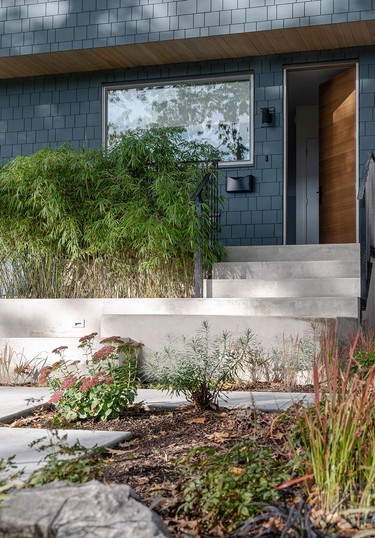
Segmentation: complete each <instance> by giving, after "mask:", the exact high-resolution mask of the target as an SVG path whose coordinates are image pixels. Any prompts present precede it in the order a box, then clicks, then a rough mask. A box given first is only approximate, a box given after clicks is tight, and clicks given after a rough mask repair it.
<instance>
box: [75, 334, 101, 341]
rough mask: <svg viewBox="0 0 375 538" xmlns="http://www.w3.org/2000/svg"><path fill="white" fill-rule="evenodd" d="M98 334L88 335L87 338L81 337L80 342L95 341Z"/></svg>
mask: <svg viewBox="0 0 375 538" xmlns="http://www.w3.org/2000/svg"><path fill="white" fill-rule="evenodd" d="M97 334H98V333H90V334H87V335H86V336H81V338H80V339H79V340H78V342H90V340H93V339H94V338H95V336H96V335H97Z"/></svg>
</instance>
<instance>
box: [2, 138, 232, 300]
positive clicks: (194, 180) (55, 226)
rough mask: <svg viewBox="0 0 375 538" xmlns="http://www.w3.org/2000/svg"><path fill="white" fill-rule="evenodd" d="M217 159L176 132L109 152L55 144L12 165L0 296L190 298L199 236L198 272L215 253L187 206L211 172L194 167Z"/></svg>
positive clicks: (206, 216) (6, 188)
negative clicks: (200, 256)
mask: <svg viewBox="0 0 375 538" xmlns="http://www.w3.org/2000/svg"><path fill="white" fill-rule="evenodd" d="M216 156H217V154H216V153H215V152H214V150H213V149H212V148H211V146H209V145H207V144H197V143H195V142H187V141H185V140H184V139H183V137H182V133H181V131H180V130H178V129H160V128H153V129H150V130H147V131H143V130H136V131H132V132H127V133H125V134H124V136H123V137H122V138H121V139H120V140H119V141H118V142H117V143H116V144H115V146H114V147H113V148H111V150H110V151H105V150H103V149H101V150H87V149H82V150H79V151H77V150H74V149H72V148H71V147H69V146H62V147H60V148H58V149H51V148H44V149H42V150H41V151H39V152H37V153H35V154H33V155H30V156H19V157H16V158H15V159H13V160H12V161H10V162H9V163H7V164H6V165H5V166H4V167H3V168H2V169H1V171H0V197H1V200H2V211H1V214H0V284H1V286H2V288H3V289H4V291H5V293H6V295H7V296H10V297H11V296H24V297H87V296H91V297H98V296H109V297H118V296H124V297H127V296H136V295H144V296H149V295H154V296H156V295H157V294H160V295H163V294H164V295H168V294H171V295H183V296H184V295H186V294H189V293H190V291H189V286H190V287H191V284H192V279H191V274H192V270H191V267H192V261H193V260H194V255H195V248H196V243H197V239H198V235H199V234H202V240H203V253H204V260H205V263H206V264H211V263H212V262H213V261H215V260H217V259H218V257H219V256H220V255H221V254H222V248H221V247H219V246H218V245H217V244H212V243H211V242H210V241H207V232H208V231H209V228H210V227H212V222H211V219H210V211H209V209H208V208H207V207H205V209H204V211H203V227H202V228H201V230H199V227H198V219H197V215H196V211H195V205H194V202H193V201H192V200H191V196H192V194H193V193H194V191H195V189H196V187H197V185H198V184H199V183H200V181H201V180H202V178H203V176H204V174H205V173H206V172H207V171H208V169H209V168H210V165H209V164H202V162H201V161H204V162H206V163H207V162H208V161H209V162H212V159H213V158H214V157H216ZM10 268H11V270H10ZM171 280H172V281H173V280H175V281H176V285H175V286H174V289H173V286H171V285H170V284H169V283H170V281H171ZM160 281H161V282H162V283H163V284H162V285H161V284H160ZM158 282H159V283H158ZM181 282H182V284H181ZM155 283H158V284H157V285H156V284H155ZM171 288H172V289H171Z"/></svg>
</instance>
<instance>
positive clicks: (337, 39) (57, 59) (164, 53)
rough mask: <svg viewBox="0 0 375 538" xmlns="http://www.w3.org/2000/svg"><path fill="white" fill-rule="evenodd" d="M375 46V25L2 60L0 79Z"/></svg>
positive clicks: (324, 27) (334, 26) (343, 25)
mask: <svg viewBox="0 0 375 538" xmlns="http://www.w3.org/2000/svg"><path fill="white" fill-rule="evenodd" d="M369 45H375V20H371V21H360V22H350V23H340V24H332V25H322V26H306V27H303V28H287V29H281V30H268V31H262V32H251V33H241V34H230V35H220V36H212V37H200V38H193V39H179V40H174V41H161V42H152V43H141V44H136V45H118V46H113V47H100V48H93V49H81V50H73V51H64V52H51V53H43V54H30V55H23V56H7V57H1V58H0V79H9V78H17V77H30V76H38V75H54V74H61V73H76V72H88V71H98V70H105V69H124V68H130V67H137V66H151V65H164V64H173V63H182V62H199V61H204V60H217V59H225V58H241V57H247V56H264V55H267V54H284V53H288V52H289V53H291V52H299V51H312V50H324V49H336V48H345V47H362V46H369Z"/></svg>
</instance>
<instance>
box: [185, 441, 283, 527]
mask: <svg viewBox="0 0 375 538" xmlns="http://www.w3.org/2000/svg"><path fill="white" fill-rule="evenodd" d="M182 465H183V468H182V470H183V473H184V474H185V476H186V477H188V478H187V480H186V483H185V485H184V488H183V498H184V502H183V504H182V506H181V509H182V510H184V511H191V510H197V511H198V513H199V514H200V515H201V517H202V518H203V523H205V524H206V526H209V528H212V527H214V526H215V525H216V524H221V525H222V526H224V527H225V528H227V529H231V528H233V527H234V526H237V525H239V524H240V523H241V522H243V521H245V520H246V519H248V518H249V517H250V516H253V515H255V514H256V513H258V512H259V505H260V504H262V503H269V502H271V501H275V500H277V499H278V497H279V493H278V491H277V490H276V489H275V487H276V486H278V485H280V484H282V483H283V482H285V481H286V480H288V479H289V478H290V475H289V474H288V472H287V471H286V470H285V469H286V468H287V466H286V464H285V462H282V461H278V460H276V459H274V458H273V457H272V453H271V451H270V450H268V449H266V448H265V449H261V448H257V447H256V446H253V445H250V444H247V443H238V444H236V445H234V446H233V447H232V448H231V449H229V450H228V451H227V452H225V453H224V454H218V453H217V452H216V450H215V449H214V448H206V447H198V448H194V449H193V450H192V451H191V452H190V453H189V454H188V456H187V458H186V459H185V460H184V461H183V462H182Z"/></svg>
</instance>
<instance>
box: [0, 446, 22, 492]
mask: <svg viewBox="0 0 375 538" xmlns="http://www.w3.org/2000/svg"><path fill="white" fill-rule="evenodd" d="M22 474H23V471H22V470H21V471H18V470H16V465H15V463H14V456H11V457H9V458H7V459H4V458H0V503H1V501H3V500H4V499H6V498H7V497H8V495H9V493H10V492H11V491H12V490H13V489H14V487H15V484H16V481H17V480H18V479H20V478H21V477H22Z"/></svg>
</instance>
